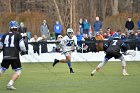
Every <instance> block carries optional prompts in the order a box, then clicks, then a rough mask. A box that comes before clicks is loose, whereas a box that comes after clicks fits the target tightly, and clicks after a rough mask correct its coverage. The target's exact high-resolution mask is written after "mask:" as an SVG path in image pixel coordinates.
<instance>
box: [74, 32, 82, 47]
mask: <svg viewBox="0 0 140 93" xmlns="http://www.w3.org/2000/svg"><path fill="white" fill-rule="evenodd" d="M76 37H77V44H78V46H79V47H82V41H83V40H84V38H83V36H82V35H81V33H80V31H78V32H77V34H76Z"/></svg>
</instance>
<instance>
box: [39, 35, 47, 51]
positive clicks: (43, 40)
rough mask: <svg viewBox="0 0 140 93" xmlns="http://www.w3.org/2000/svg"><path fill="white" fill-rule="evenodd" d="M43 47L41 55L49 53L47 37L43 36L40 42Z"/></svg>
mask: <svg viewBox="0 0 140 93" xmlns="http://www.w3.org/2000/svg"><path fill="white" fill-rule="evenodd" d="M39 42H40V45H41V53H47V52H48V48H47V43H46V42H47V39H46V36H45V35H42V40H40V41H39Z"/></svg>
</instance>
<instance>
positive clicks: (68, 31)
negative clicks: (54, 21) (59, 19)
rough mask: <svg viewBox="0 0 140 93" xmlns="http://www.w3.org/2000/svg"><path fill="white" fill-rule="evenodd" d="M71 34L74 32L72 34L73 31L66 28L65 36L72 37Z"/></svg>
mask: <svg viewBox="0 0 140 93" xmlns="http://www.w3.org/2000/svg"><path fill="white" fill-rule="evenodd" d="M73 33H74V32H73V29H72V28H68V29H67V36H68V37H71V36H73Z"/></svg>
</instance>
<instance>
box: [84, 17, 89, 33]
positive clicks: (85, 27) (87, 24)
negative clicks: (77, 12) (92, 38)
mask: <svg viewBox="0 0 140 93" xmlns="http://www.w3.org/2000/svg"><path fill="white" fill-rule="evenodd" d="M89 27H90V24H89V22H88V20H87V19H85V20H84V22H83V34H87V35H88V34H89Z"/></svg>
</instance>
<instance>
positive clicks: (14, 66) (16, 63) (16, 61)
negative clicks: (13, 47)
mask: <svg viewBox="0 0 140 93" xmlns="http://www.w3.org/2000/svg"><path fill="white" fill-rule="evenodd" d="M10 65H11V67H12V69H13V70H19V69H21V62H20V59H3V60H2V63H1V66H2V67H4V68H6V69H8V68H9V66H10Z"/></svg>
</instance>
